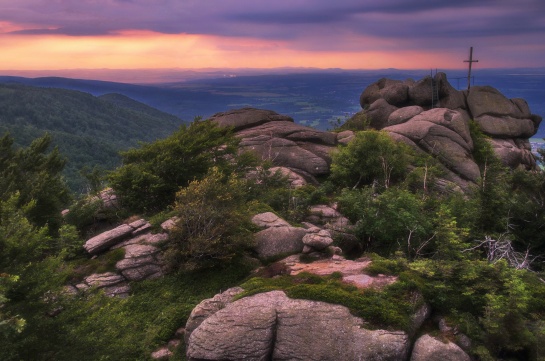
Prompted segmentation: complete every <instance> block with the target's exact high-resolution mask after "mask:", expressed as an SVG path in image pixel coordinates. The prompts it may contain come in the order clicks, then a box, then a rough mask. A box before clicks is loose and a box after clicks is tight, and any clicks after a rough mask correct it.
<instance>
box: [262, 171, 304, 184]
mask: <svg viewBox="0 0 545 361" xmlns="http://www.w3.org/2000/svg"><path fill="white" fill-rule="evenodd" d="M269 171H270V172H271V174H277V173H278V174H280V175H281V176H282V177H285V178H287V180H288V182H289V184H290V185H291V187H292V188H298V187H302V186H304V185H306V184H307V181H306V180H305V178H304V177H303V176H301V175H300V174H298V173H296V172H294V171H292V170H291V169H289V168H286V167H272V168H271V169H269Z"/></svg>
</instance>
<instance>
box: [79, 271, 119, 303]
mask: <svg viewBox="0 0 545 361" xmlns="http://www.w3.org/2000/svg"><path fill="white" fill-rule="evenodd" d="M69 287H72V289H71V290H70V291H71V292H70V293H78V292H86V291H87V290H89V289H91V288H96V289H100V290H102V291H104V293H105V294H106V295H107V296H110V297H114V296H117V297H121V298H125V297H128V296H129V291H130V287H129V285H128V283H127V280H126V279H125V278H124V277H123V276H121V275H119V274H117V273H114V272H106V273H100V274H96V273H94V274H92V275H90V276H87V277H85V279H84V280H83V282H81V283H78V284H77V285H75V286H69Z"/></svg>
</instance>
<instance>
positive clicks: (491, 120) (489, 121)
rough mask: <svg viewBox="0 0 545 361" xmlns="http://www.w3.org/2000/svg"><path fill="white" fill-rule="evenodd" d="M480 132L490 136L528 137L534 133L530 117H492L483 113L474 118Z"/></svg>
mask: <svg viewBox="0 0 545 361" xmlns="http://www.w3.org/2000/svg"><path fill="white" fill-rule="evenodd" d="M475 121H476V122H477V124H479V127H480V128H481V130H482V132H483V133H484V134H486V135H489V136H491V137H492V138H526V139H528V138H530V137H531V136H533V135H534V134H535V129H534V122H533V121H532V120H531V119H517V118H513V117H510V116H503V117H494V116H492V115H488V114H484V115H481V116H479V117H477V118H475Z"/></svg>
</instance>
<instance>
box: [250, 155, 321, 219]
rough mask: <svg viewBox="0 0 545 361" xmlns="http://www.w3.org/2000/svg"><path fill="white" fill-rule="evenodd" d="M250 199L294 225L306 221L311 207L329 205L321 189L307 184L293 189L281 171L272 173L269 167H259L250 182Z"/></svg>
mask: <svg viewBox="0 0 545 361" xmlns="http://www.w3.org/2000/svg"><path fill="white" fill-rule="evenodd" d="M250 182H251V186H250V188H249V190H248V197H249V199H253V200H256V201H258V202H260V203H261V204H265V205H267V206H269V207H270V208H271V209H267V210H265V209H263V210H262V211H274V212H276V213H277V214H278V215H279V216H280V217H282V218H284V219H285V220H287V221H289V222H292V223H299V222H302V221H304V219H305V217H306V216H308V210H309V208H310V206H311V205H314V204H319V203H327V202H328V199H327V197H326V196H325V193H324V191H323V189H322V188H321V187H316V186H314V185H312V184H307V185H304V186H302V187H297V188H293V187H292V186H291V185H290V184H289V181H288V179H287V177H285V176H283V175H282V173H281V172H280V171H276V172H275V173H273V172H271V171H270V169H269V168H268V167H267V165H266V166H265V167H259V168H258V170H257V171H256V172H255V174H254V175H253V177H252V179H251V180H250Z"/></svg>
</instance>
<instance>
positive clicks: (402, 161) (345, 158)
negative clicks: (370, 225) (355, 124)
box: [331, 130, 410, 189]
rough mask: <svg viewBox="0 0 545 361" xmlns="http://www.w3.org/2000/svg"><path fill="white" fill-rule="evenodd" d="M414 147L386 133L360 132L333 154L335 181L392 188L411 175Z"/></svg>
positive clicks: (354, 186)
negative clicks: (408, 167) (411, 151)
mask: <svg viewBox="0 0 545 361" xmlns="http://www.w3.org/2000/svg"><path fill="white" fill-rule="evenodd" d="M409 153H410V148H409V147H408V146H407V145H405V144H403V143H400V142H396V141H394V140H393V139H392V138H390V136H389V135H388V134H387V133H386V132H381V131H375V130H368V131H362V132H357V133H356V134H355V138H354V139H353V140H352V141H351V142H350V143H348V145H346V146H342V147H341V148H339V149H338V150H337V152H335V153H333V157H332V158H333V160H332V163H331V180H332V181H333V182H335V183H336V184H338V185H339V186H341V187H349V188H354V189H355V188H359V187H363V186H364V185H370V184H376V185H377V186H379V187H384V188H388V187H389V186H390V184H393V183H394V182H396V181H398V180H401V179H403V178H404V176H405V175H406V174H407V166H408V165H409Z"/></svg>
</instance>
